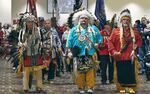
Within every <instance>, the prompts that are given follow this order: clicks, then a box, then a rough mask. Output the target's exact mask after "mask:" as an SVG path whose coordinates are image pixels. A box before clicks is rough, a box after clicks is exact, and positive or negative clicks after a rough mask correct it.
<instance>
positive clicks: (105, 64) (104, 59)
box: [99, 55, 114, 82]
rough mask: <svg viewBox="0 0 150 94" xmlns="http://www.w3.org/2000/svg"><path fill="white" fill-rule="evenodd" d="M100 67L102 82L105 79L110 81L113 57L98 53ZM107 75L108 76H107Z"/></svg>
mask: <svg viewBox="0 0 150 94" xmlns="http://www.w3.org/2000/svg"><path fill="white" fill-rule="evenodd" d="M99 58H100V61H101V63H100V67H101V77H102V80H101V81H102V82H106V81H107V79H108V80H109V81H110V82H111V81H112V80H113V75H114V63H113V58H112V57H111V61H110V57H109V55H100V56H99ZM107 68H108V74H107ZM107 76H108V77H107Z"/></svg>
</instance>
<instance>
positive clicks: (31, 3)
mask: <svg viewBox="0 0 150 94" xmlns="http://www.w3.org/2000/svg"><path fill="white" fill-rule="evenodd" d="M28 4H29V12H31V13H32V15H34V16H35V17H36V18H37V11H36V0H28Z"/></svg>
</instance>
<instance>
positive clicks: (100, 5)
mask: <svg viewBox="0 0 150 94" xmlns="http://www.w3.org/2000/svg"><path fill="white" fill-rule="evenodd" d="M95 16H96V17H97V19H98V20H99V21H100V29H102V28H103V27H104V25H105V24H106V13H105V6H104V0H96V6H95Z"/></svg>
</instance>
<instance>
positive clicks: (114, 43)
mask: <svg viewBox="0 0 150 94" xmlns="http://www.w3.org/2000/svg"><path fill="white" fill-rule="evenodd" d="M124 33H125V34H124V35H125V37H124V40H125V41H126V43H129V40H130V39H131V34H130V33H129V31H128V30H126V31H125V32H124ZM134 36H135V45H137V46H138V47H140V46H141V45H142V40H141V37H140V35H139V33H138V32H137V31H135V30H134ZM108 45H109V46H108V49H109V51H110V53H111V54H112V55H114V52H119V51H121V49H122V48H121V43H120V29H119V28H117V29H115V30H114V31H113V32H112V34H111V36H110V39H109V43H108ZM132 50H133V42H130V43H129V45H128V48H127V49H126V50H125V51H124V52H122V53H121V55H119V56H116V57H115V59H116V61H122V60H131V56H130V55H131V52H132Z"/></svg>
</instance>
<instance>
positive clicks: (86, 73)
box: [66, 10, 102, 94]
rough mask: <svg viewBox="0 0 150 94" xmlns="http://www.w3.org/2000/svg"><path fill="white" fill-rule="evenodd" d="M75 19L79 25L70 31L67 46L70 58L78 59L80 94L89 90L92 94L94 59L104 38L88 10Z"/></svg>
mask: <svg viewBox="0 0 150 94" xmlns="http://www.w3.org/2000/svg"><path fill="white" fill-rule="evenodd" d="M75 17H76V18H74V17H73V18H74V20H75V22H77V23H74V27H73V28H72V29H71V30H70V31H69V36H68V39H67V44H66V46H67V47H68V49H69V50H68V56H69V57H71V53H72V54H73V57H77V75H76V79H75V80H76V81H75V83H76V84H77V86H78V89H79V90H80V93H81V94H83V93H84V92H85V89H87V92H88V93H89V94H92V93H93V88H94V85H95V71H94V63H95V59H93V57H94V56H95V54H96V48H97V47H98V45H99V43H101V42H102V37H101V36H100V33H99V30H98V28H97V27H96V26H94V25H93V23H92V22H93V19H92V15H91V14H90V13H89V12H88V11H87V10H81V11H79V12H78V13H77V14H75ZM74 63H75V62H74ZM74 68H76V67H74ZM74 70H76V69H74Z"/></svg>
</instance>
